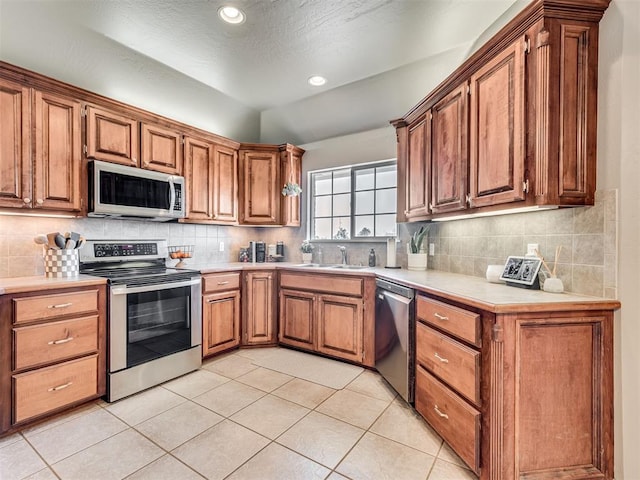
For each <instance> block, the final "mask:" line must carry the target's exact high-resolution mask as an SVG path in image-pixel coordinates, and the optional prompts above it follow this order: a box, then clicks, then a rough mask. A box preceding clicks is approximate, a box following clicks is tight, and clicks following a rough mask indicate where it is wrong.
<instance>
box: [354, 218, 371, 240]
mask: <svg viewBox="0 0 640 480" xmlns="http://www.w3.org/2000/svg"><path fill="white" fill-rule="evenodd" d="M373 219H374V216H373V215H365V216H362V217H356V237H372V236H373Z"/></svg>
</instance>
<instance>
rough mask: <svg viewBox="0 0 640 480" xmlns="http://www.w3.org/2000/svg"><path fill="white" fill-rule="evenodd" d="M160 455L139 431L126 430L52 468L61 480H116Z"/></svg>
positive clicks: (159, 450)
mask: <svg viewBox="0 0 640 480" xmlns="http://www.w3.org/2000/svg"><path fill="white" fill-rule="evenodd" d="M163 453H164V452H163V451H162V450H161V449H159V448H158V447H157V446H155V445H154V444H153V443H151V442H150V441H149V440H147V439H146V438H144V437H143V436H142V435H140V434H139V433H138V432H136V431H134V430H133V429H128V430H125V431H124V432H121V433H119V434H117V435H115V436H113V437H111V438H108V439H107V440H105V441H103V442H100V443H98V444H96V445H93V446H92V447H89V448H87V449H86V450H82V451H81V452H78V453H76V454H75V455H73V456H71V457H67V458H65V459H64V460H62V461H61V462H58V463H56V464H54V465H52V467H53V470H54V471H55V472H56V474H58V476H59V477H60V478H61V479H62V480H67V479H68V480H78V479H89V478H90V479H91V480H111V479H113V480H116V479H121V478H124V477H125V476H127V475H129V474H131V473H133V472H135V471H136V470H139V469H140V468H142V467H144V466H145V465H147V464H149V463H151V462H153V461H154V460H155V459H157V458H160V457H161V456H162V455H163Z"/></svg>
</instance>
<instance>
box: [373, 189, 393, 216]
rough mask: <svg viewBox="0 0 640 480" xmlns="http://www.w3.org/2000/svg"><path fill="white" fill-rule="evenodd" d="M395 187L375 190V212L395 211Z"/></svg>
mask: <svg viewBox="0 0 640 480" xmlns="http://www.w3.org/2000/svg"><path fill="white" fill-rule="evenodd" d="M396 198H397V197H396V189H395V188H388V189H386V190H376V213H395V211H396Z"/></svg>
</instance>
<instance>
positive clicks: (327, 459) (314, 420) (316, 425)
mask: <svg viewBox="0 0 640 480" xmlns="http://www.w3.org/2000/svg"><path fill="white" fill-rule="evenodd" d="M363 433H364V430H362V429H360V428H357V427H354V426H353V425H349V424H348V423H345V422H342V421H340V420H336V419H335V418H331V417H327V416H326V415H322V414H321V413H317V412H311V413H310V414H309V415H307V416H306V417H305V418H303V419H302V420H300V421H299V422H298V423H297V424H295V425H294V426H293V427H291V428H290V429H289V430H287V431H286V432H285V433H284V434H282V435H281V436H280V437H279V438H278V440H277V441H278V443H281V444H282V445H284V446H286V447H289V448H290V449H292V450H295V451H296V452H298V453H301V454H302V455H304V456H306V457H309V458H311V459H312V460H315V461H316V462H318V463H321V464H322V465H325V466H327V467H329V468H333V467H335V466H336V465H337V464H338V462H340V460H342V458H343V457H344V456H345V455H346V454H347V452H348V451H349V450H350V449H351V447H353V446H354V445H355V443H356V442H357V441H358V440H359V439H360V437H362V434H363Z"/></svg>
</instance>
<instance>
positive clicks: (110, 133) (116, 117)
mask: <svg viewBox="0 0 640 480" xmlns="http://www.w3.org/2000/svg"><path fill="white" fill-rule="evenodd" d="M138 151H139V148H138V122H137V121H136V120H133V119H131V118H128V117H126V116H124V115H120V114H117V113H114V112H110V111H108V110H102V109H99V108H95V107H88V108H87V157H89V158H95V159H97V160H104V161H105V162H113V163H120V164H122V165H128V166H130V167H137V166H138Z"/></svg>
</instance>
